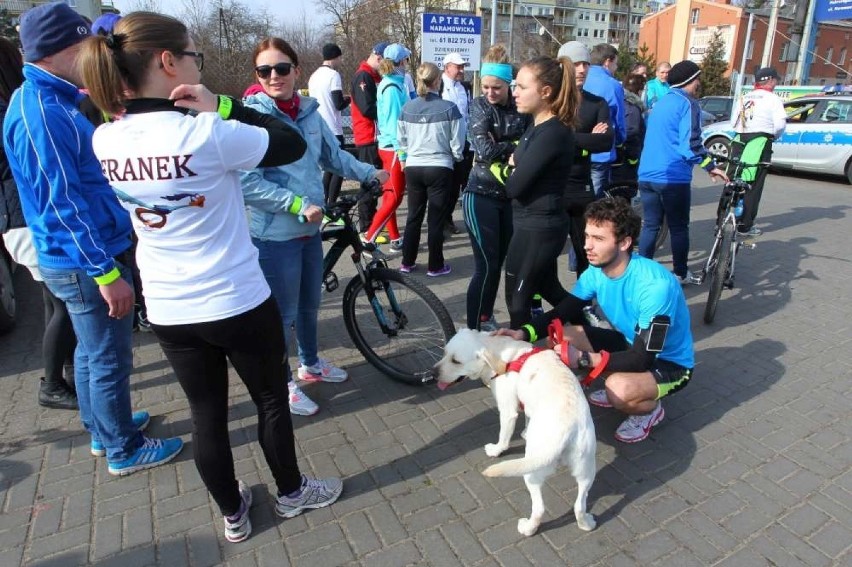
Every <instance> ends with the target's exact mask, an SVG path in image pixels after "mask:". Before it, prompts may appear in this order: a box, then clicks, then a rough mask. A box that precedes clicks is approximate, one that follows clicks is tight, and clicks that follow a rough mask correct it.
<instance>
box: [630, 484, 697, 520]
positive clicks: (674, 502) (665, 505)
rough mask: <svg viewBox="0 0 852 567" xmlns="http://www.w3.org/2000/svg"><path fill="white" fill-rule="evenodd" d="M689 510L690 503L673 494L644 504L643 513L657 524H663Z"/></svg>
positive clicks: (667, 494) (664, 495)
mask: <svg viewBox="0 0 852 567" xmlns="http://www.w3.org/2000/svg"><path fill="white" fill-rule="evenodd" d="M688 508H689V503H688V502H685V501H684V500H683V499H682V498H681V497H680V496H678V495H677V494H673V493H671V492H669V493H666V494H663V495H661V496H658V497H656V498H654V499H653V500H651V501H649V502H646V503H643V504H642V511H643V512H644V513H645V514H646V515H647V516H648V517H649V518H651V519H652V520H654V521H655V522H657V524H662V523H663V522H666V521H668V520H670V519H672V518H674V517H676V516H677V515H679V514H680V513H682V512H683V511H684V510H686V509H688Z"/></svg>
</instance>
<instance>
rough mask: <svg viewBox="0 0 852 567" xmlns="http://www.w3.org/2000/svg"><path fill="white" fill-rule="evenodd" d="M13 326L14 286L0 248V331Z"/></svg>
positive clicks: (2, 331)
mask: <svg viewBox="0 0 852 567" xmlns="http://www.w3.org/2000/svg"><path fill="white" fill-rule="evenodd" d="M14 326H15V288H14V286H13V284H12V271H11V270H10V269H9V263H8V261H7V260H6V258H5V256H4V255H3V251H2V250H0V333H5V332H7V331H9V330H10V329H11V328H12V327H14Z"/></svg>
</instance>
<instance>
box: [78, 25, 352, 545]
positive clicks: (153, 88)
mask: <svg viewBox="0 0 852 567" xmlns="http://www.w3.org/2000/svg"><path fill="white" fill-rule="evenodd" d="M79 63H80V68H81V71H82V75H83V78H84V82H85V84H86V86H87V87H88V89H89V92H90V96H91V98H92V100H93V101H94V102H95V104H97V106H98V107H99V108H100V109H101V110H103V111H106V112H109V113H110V114H116V113H117V112H118V111H119V110H121V109H122V108H124V109H125V110H126V115H125V116H124V117H123V118H122V119H121V120H118V121H116V122H113V123H111V124H104V125H103V126H101V127H99V128H98V130H97V131H96V132H95V135H94V138H93V147H94V150H95V153H96V154H97V156H98V159H99V160H100V161H101V164H102V167H103V170H104V173H105V175H106V176H107V178H108V179H109V181H110V183H111V184H112V186H113V188H114V189H115V191H116V194H117V195H118V197H119V199H120V200H121V201H122V204H123V205H124V207H125V208H126V209H127V210H128V211H129V213H130V216H131V218H132V221H133V228H134V231H135V232H136V235H137V236H138V238H139V245H138V248H137V251H136V255H137V262H138V265H139V268H140V272H141V276H142V282H143V288H144V293H145V302H146V304H147V307H148V318H149V320H150V321H151V328H152V330H153V331H154V333H155V335H156V336H157V338H158V339H159V341H160V345H161V346H162V348H163V351H164V352H165V354H166V357H167V358H168V360H169V362H170V363H171V365H172V367H173V368H174V372H175V375H176V376H177V379H178V381H179V382H180V385H181V387H182V388H183V390H184V392H185V393H186V396H187V399H188V400H189V405H190V410H191V411H192V424H193V432H192V438H193V448H194V452H195V464H196V466H197V467H198V471H199V473H200V475H201V478H202V480H203V481H204V483H205V485H206V486H207V489H208V490H209V491H210V493H211V495H212V496H213V499H214V500H215V501H216V503H217V504H218V505H219V508H220V510H221V512H222V514H223V515H224V516H225V537H226V539H227V540H228V541H232V542H236V541H242V540H244V539H246V538H247V537H248V536H249V534H250V533H251V524H250V522H249V514H248V511H249V507H250V506H251V501H252V497H251V490H250V489H249V487H248V486H247V485H245V484H244V483H242V482H239V483H238V482H237V480H236V478H235V475H234V464H233V456H232V454H231V448H230V443H229V439H228V361H230V362H231V364H233V366H234V368H235V369H236V371H237V373H238V374H239V376H240V378H241V379H242V380H243V382H244V383H245V385H246V387H247V388H248V391H249V394H250V395H251V398H252V400H253V401H254V403H255V405H256V407H257V412H258V440H259V442H260V444H261V447H262V448H263V454H264V456H265V457H266V461H267V464H268V465H269V468H270V469H271V471H272V476H273V477H274V478H275V482H276V484H277V488H278V498H277V500H276V504H275V511H276V513H277V514H278V515H280V516H283V517H288V518H289V517H293V516H295V515H297V514H299V513H301V512H302V511H303V510H305V509H308V508H318V507H322V506H327V505H329V504H331V503H332V502H334V501H335V500H336V499H337V497H338V496H339V495H340V493H341V491H342V488H343V486H342V483H341V482H340V480H339V479H336V478H329V479H325V480H313V479H308V478H306V477H305V476H303V475H301V474H300V471H299V467H298V464H297V462H296V453H295V446H294V445H295V442H294V439H293V426H292V423H291V421H290V412H289V411H288V409H287V389H286V387H285V386H284V383H283V382H282V380H281V376H282V374H283V368H282V361H283V360H284V348H283V345H284V337H283V333H282V328H281V319H280V316H279V314H278V308H277V306H276V304H275V300H274V299H273V298H272V295H271V293H270V290H269V286H268V285H267V284H266V280H265V279H264V277H263V273H262V272H261V270H260V266H259V264H258V259H257V257H258V254H257V250H256V249H255V248H254V246H252V244H251V240H250V238H249V234H248V226H247V223H246V217H245V214H244V212H243V199H242V194H241V191H240V184H239V178H238V173H237V170H238V169H246V168H252V167H255V166H258V165H262V166H273V165H281V164H284V163H289V162H292V161H294V160H297V159H299V158H300V157H301V156H302V154H303V153H304V151H305V144H304V142H303V141H302V139H301V137H300V136H299V135H298V133H297V132H295V131H294V130H293V129H292V128H290V127H288V126H286V125H284V124H282V123H281V122H279V121H276V120H274V119H272V118H271V117H268V116H265V115H262V114H260V113H257V112H254V111H251V110H249V109H246V108H244V107H243V106H242V105H241V104H240V103H239V102H237V101H235V100H233V99H230V98H228V97H223V96H219V97H216V96H215V95H213V94H212V93H210V91H208V90H207V89H206V88H205V87H204V86H203V85H199V84H197V83H198V81H199V78H200V70H201V67H202V66H203V63H204V56H203V54H202V53H199V52H197V51H196V48H195V44H194V43H193V40H192V38H191V37H190V36H189V33H188V31H187V28H186V27H185V26H184V25H183V24H182V23H180V22H179V21H177V20H175V19H174V18H171V17H168V16H163V15H160V14H153V13H147V12H136V13H132V14H130V15H128V16H126V17H124V18H122V19H121V20H120V21H119V22H118V23H117V24H116V27H115V30H114V32H113V33H111V34H109V35H107V36H94V37H91V38H89V39H88V40H86V42H85V43H84V45H83V48H82V51H81V53H80V57H79ZM190 109H191V110H192V111H190ZM258 126H259V127H258Z"/></svg>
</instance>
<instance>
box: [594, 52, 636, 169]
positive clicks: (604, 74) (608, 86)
mask: <svg viewBox="0 0 852 567" xmlns="http://www.w3.org/2000/svg"><path fill="white" fill-rule="evenodd" d="M583 89H584V90H587V91H589V92H590V93H592V94H593V95H598V96H599V97H601V98H603V99H604V100H606V103H607V105H608V106H609V120H610V123H611V124H612V131H613V134H614V136H613V140H612V148H611V149H610V150H609V151H608V152H601V153H597V154H592V163H612V162H614V161H615V147H616V146H620V145H621V144H623V143H624V142H625V141H626V140H627V128H626V122H627V121H626V119H625V117H624V87H622V86H621V83H619V82H618V81H617V80H616V79H615V77H613V76H612V75H611V74H610V72H609V71H607V70H606V69H604V68H603V67H602V66H600V65H592V66H591V67H589V74H588V77H587V78H586V84H584V85H583Z"/></svg>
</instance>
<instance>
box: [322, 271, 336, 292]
mask: <svg viewBox="0 0 852 567" xmlns="http://www.w3.org/2000/svg"><path fill="white" fill-rule="evenodd" d="M322 283H323V286H325V291H326V292H328V293H331V292H332V291H334V290H336V289H337V288H338V287H340V282H339V281H338V280H337V274H335V273H334V272H329V273H328V275H327V276H325V279H324V280H323V282H322Z"/></svg>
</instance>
